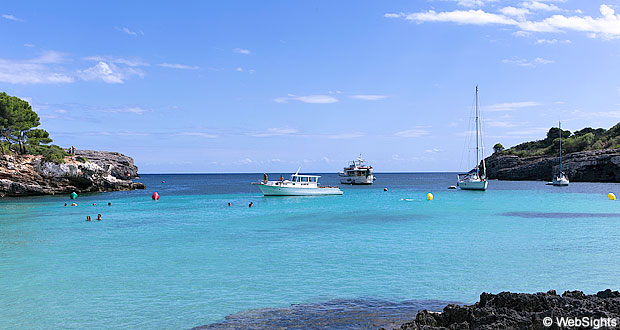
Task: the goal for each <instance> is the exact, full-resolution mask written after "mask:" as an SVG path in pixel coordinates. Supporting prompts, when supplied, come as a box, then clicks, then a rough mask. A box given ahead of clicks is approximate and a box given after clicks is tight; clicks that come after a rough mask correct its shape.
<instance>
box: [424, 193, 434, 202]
mask: <svg viewBox="0 0 620 330" xmlns="http://www.w3.org/2000/svg"><path fill="white" fill-rule="evenodd" d="M426 200H427V201H432V200H433V194H431V193H428V194H426Z"/></svg>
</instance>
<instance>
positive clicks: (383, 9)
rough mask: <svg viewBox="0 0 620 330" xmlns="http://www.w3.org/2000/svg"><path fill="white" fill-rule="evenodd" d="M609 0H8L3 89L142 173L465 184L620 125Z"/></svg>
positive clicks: (3, 22) (48, 124) (619, 19)
mask: <svg viewBox="0 0 620 330" xmlns="http://www.w3.org/2000/svg"><path fill="white" fill-rule="evenodd" d="M616 11H617V12H618V13H620V3H619V2H617V1H611V0H604V1H603V2H599V1H574V0H566V1H560V0H556V1H550V0H547V1H542V0H538V1H532V0H521V1H504V0H444V1H441V0H435V1H288V2H285V1H266V2H259V1H220V2H216V1H194V2H191V1H187V2H186V1H175V2H168V3H163V2H156V3H150V2H142V3H138V2H135V3H128V2H125V1H122V2H121V1H106V2H105V3H101V4H95V3H87V2H78V1H75V2H73V3H71V2H56V3H52V2H49V1H40V2H36V1H4V2H3V3H2V5H0V15H1V17H0V40H2V44H3V46H2V48H1V49H0V90H1V91H5V92H7V93H8V94H10V95H16V96H19V97H22V98H24V99H26V100H28V101H29V102H31V104H32V105H33V108H34V109H35V110H36V111H37V112H38V113H39V115H40V116H41V118H42V120H41V122H42V127H43V128H45V129H47V130H48V131H49V132H50V133H51V135H52V138H54V143H56V144H58V145H61V146H70V145H75V146H76V147H77V148H80V149H98V150H111V151H119V152H122V153H125V154H128V155H130V156H132V157H134V159H135V161H136V163H137V164H138V165H139V166H140V170H141V172H142V173H162V172H270V171H275V172H277V171H284V172H291V171H294V170H296V168H297V167H298V166H299V165H301V166H302V169H303V170H304V171H307V172H335V171H338V170H339V169H341V168H342V167H343V166H344V165H345V163H346V162H347V161H348V160H350V159H353V158H354V157H356V156H357V154H358V153H360V152H361V153H363V154H364V156H365V158H367V159H368V160H370V161H371V162H372V163H373V164H374V166H375V168H376V170H377V171H379V172H381V171H458V170H466V169H468V168H470V167H471V166H472V164H471V163H468V162H467V159H468V155H469V153H468V152H467V149H468V148H467V143H466V141H467V140H468V137H469V136H470V133H469V132H470V127H471V123H470V122H471V121H470V116H471V110H472V103H473V99H474V88H475V86H476V85H479V86H480V101H481V107H482V114H483V118H484V124H483V126H484V133H485V136H484V140H485V144H486V146H487V154H489V150H490V149H491V148H490V147H491V146H492V145H493V144H495V143H496V142H501V143H502V144H503V145H504V146H512V145H515V144H518V143H520V142H523V141H527V140H532V139H539V138H542V137H544V135H545V133H546V131H547V130H548V128H549V127H551V126H554V125H556V124H557V121H558V120H560V119H561V120H562V122H563V127H565V128H566V129H570V130H575V129H580V128H583V127H585V126H592V127H604V128H608V127H610V126H612V125H614V124H616V123H617V122H619V121H620V78H619V77H620V75H619V74H618V73H620V47H619V45H620V39H618V38H619V37H620V15H618V13H617V12H616Z"/></svg>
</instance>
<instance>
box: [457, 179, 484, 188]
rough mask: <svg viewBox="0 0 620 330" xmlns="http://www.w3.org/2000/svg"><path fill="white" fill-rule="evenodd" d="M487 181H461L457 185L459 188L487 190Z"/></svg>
mask: <svg viewBox="0 0 620 330" xmlns="http://www.w3.org/2000/svg"><path fill="white" fill-rule="evenodd" d="M488 183H489V182H488V181H486V180H485V181H461V182H459V183H458V187H459V188H460V189H461V190H487V184H488Z"/></svg>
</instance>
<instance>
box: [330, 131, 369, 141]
mask: <svg viewBox="0 0 620 330" xmlns="http://www.w3.org/2000/svg"><path fill="white" fill-rule="evenodd" d="M364 135H365V134H364V133H358V132H354V133H339V134H333V135H328V136H327V138H328V139H334V140H344V139H355V138H359V137H362V136H364Z"/></svg>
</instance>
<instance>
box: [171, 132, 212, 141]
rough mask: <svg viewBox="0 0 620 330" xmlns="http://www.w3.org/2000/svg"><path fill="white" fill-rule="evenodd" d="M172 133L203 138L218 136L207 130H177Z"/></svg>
mask: <svg viewBox="0 0 620 330" xmlns="http://www.w3.org/2000/svg"><path fill="white" fill-rule="evenodd" d="M174 135H177V136H196V137H201V138H205V139H215V138H217V137H218V136H217V135H215V134H211V133H207V132H179V133H176V134H174Z"/></svg>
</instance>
